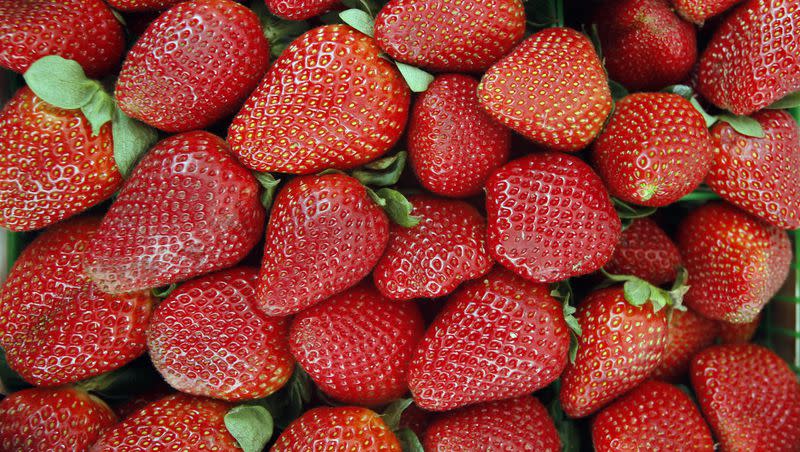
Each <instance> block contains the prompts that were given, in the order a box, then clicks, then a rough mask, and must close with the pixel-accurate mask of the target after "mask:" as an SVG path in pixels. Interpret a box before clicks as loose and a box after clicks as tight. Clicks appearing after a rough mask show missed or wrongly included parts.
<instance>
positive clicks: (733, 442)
mask: <svg viewBox="0 0 800 452" xmlns="http://www.w3.org/2000/svg"><path fill="white" fill-rule="evenodd" d="M691 378H692V387H693V388H694V390H695V393H696V394H697V401H698V403H699V404H700V408H701V409H702V411H703V414H704V415H705V417H706V419H707V420H708V422H709V424H710V425H711V429H712V430H713V431H714V436H715V437H716V438H717V440H718V441H719V443H720V446H721V447H720V450H722V451H733V450H767V449H769V450H798V449H800V383H798V381H797V376H796V375H795V374H794V372H792V370H791V369H790V368H789V366H787V365H786V363H785V362H784V361H783V360H782V359H781V358H780V357H779V356H778V355H776V354H775V353H773V352H771V351H770V350H768V349H766V348H764V347H761V346H758V345H753V344H739V345H719V346H715V347H711V348H708V349H706V350H704V351H702V352H700V353H698V354H697V355H696V356H695V357H694V360H693V361H692V366H691Z"/></svg>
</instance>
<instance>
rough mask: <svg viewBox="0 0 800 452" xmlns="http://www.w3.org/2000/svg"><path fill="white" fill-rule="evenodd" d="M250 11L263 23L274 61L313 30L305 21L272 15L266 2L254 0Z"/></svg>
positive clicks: (262, 26) (262, 28)
mask: <svg viewBox="0 0 800 452" xmlns="http://www.w3.org/2000/svg"><path fill="white" fill-rule="evenodd" d="M250 9H251V10H252V11H253V12H254V13H255V14H256V16H258V19H259V20H260V21H261V30H262V31H263V33H264V37H265V38H267V41H268V42H269V51H270V55H271V56H272V58H273V59H276V58H278V57H279V56H280V55H281V54H282V53H283V51H284V50H286V48H287V47H289V44H291V43H292V41H294V40H295V39H297V38H298V37H299V36H300V35H302V34H303V33H305V32H306V31H308V30H310V29H311V25H309V24H308V22H306V21H303V20H288V19H283V18H281V17H278V16H276V15H274V14H272V13H271V12H270V11H269V9H267V5H266V3H264V0H254V1H253V2H252V3H251V4H250Z"/></svg>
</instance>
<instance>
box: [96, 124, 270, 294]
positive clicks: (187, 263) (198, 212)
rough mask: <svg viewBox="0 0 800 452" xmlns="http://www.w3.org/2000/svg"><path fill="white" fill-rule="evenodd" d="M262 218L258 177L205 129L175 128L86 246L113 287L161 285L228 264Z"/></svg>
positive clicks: (248, 243) (256, 233)
mask: <svg viewBox="0 0 800 452" xmlns="http://www.w3.org/2000/svg"><path fill="white" fill-rule="evenodd" d="M263 224H264V208H263V207H262V206H261V204H260V202H259V186H258V182H257V181H256V179H255V177H253V175H252V174H250V172H248V171H247V170H246V169H244V168H242V167H241V166H240V165H239V163H238V162H237V161H236V159H235V158H234V157H233V155H231V153H230V150H229V148H228V145H227V144H226V143H225V142H224V141H223V140H222V139H220V138H219V137H217V136H215V135H212V134H210V133H208V132H188V133H184V134H180V135H175V136H172V137H170V138H167V139H165V140H162V141H161V142H159V143H158V144H156V145H155V146H154V147H153V148H152V149H151V150H150V151H149V152H148V153H147V155H145V157H144V158H143V159H142V161H141V162H139V165H138V166H137V167H136V169H135V170H134V172H133V174H132V175H131V178H130V179H128V180H127V181H126V182H125V184H124V186H123V187H122V191H121V192H120V194H119V196H118V197H117V199H116V200H115V201H114V204H112V206H111V209H110V210H109V211H108V213H107V214H106V216H105V218H104V219H103V222H102V224H101V225H100V228H99V230H98V231H97V235H96V236H95V239H94V240H93V241H92V243H91V244H90V246H89V247H88V249H87V250H86V258H85V264H86V272H87V273H88V275H89V276H90V277H91V278H92V279H93V280H94V281H95V282H96V283H97V284H98V285H99V286H100V288H102V289H103V290H105V291H107V292H109V293H121V292H129V291H132V290H140V289H147V288H153V287H159V286H163V285H167V284H170V283H174V282H178V281H183V280H186V279H189V278H191V277H193V276H197V275H201V274H204V273H208V272H211V271H215V270H220V269H223V268H226V267H230V266H232V265H234V264H236V263H237V262H239V261H240V260H241V259H242V258H243V257H244V256H246V255H247V253H248V252H249V251H250V249H251V248H252V247H253V246H254V245H255V244H256V242H257V241H258V239H259V237H260V235H261V231H262V230H263V229H262V228H263Z"/></svg>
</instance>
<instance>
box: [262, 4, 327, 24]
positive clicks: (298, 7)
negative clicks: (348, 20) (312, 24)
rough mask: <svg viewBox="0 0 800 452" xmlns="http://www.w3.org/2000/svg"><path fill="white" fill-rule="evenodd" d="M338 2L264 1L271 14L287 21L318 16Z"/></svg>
mask: <svg viewBox="0 0 800 452" xmlns="http://www.w3.org/2000/svg"><path fill="white" fill-rule="evenodd" d="M339 1H340V0H265V2H266V4H267V8H269V10H270V12H272V14H275V15H276V16H278V17H282V18H284V19H289V20H306V19H310V18H312V17H316V16H319V15H321V14H323V13H325V12H326V11H328V10H329V9H331V8H333V7H334V6H336V5H338V4H339Z"/></svg>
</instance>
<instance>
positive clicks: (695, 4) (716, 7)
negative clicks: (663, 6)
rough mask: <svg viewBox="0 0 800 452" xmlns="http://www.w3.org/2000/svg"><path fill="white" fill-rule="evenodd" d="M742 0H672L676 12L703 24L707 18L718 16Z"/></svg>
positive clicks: (689, 19)
mask: <svg viewBox="0 0 800 452" xmlns="http://www.w3.org/2000/svg"><path fill="white" fill-rule="evenodd" d="M741 1H742V0H672V5H673V6H674V7H675V12H676V13H678V14H679V15H680V16H681V17H683V18H684V19H686V20H688V21H689V22H694V23H695V24H698V25H703V22H705V21H706V20H707V19H710V18H712V17H714V16H718V15H720V14H722V13H723V12H725V11H727V10H728V9H730V8H731V7H732V6H733V5H735V4H737V3H739V2H741Z"/></svg>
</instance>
